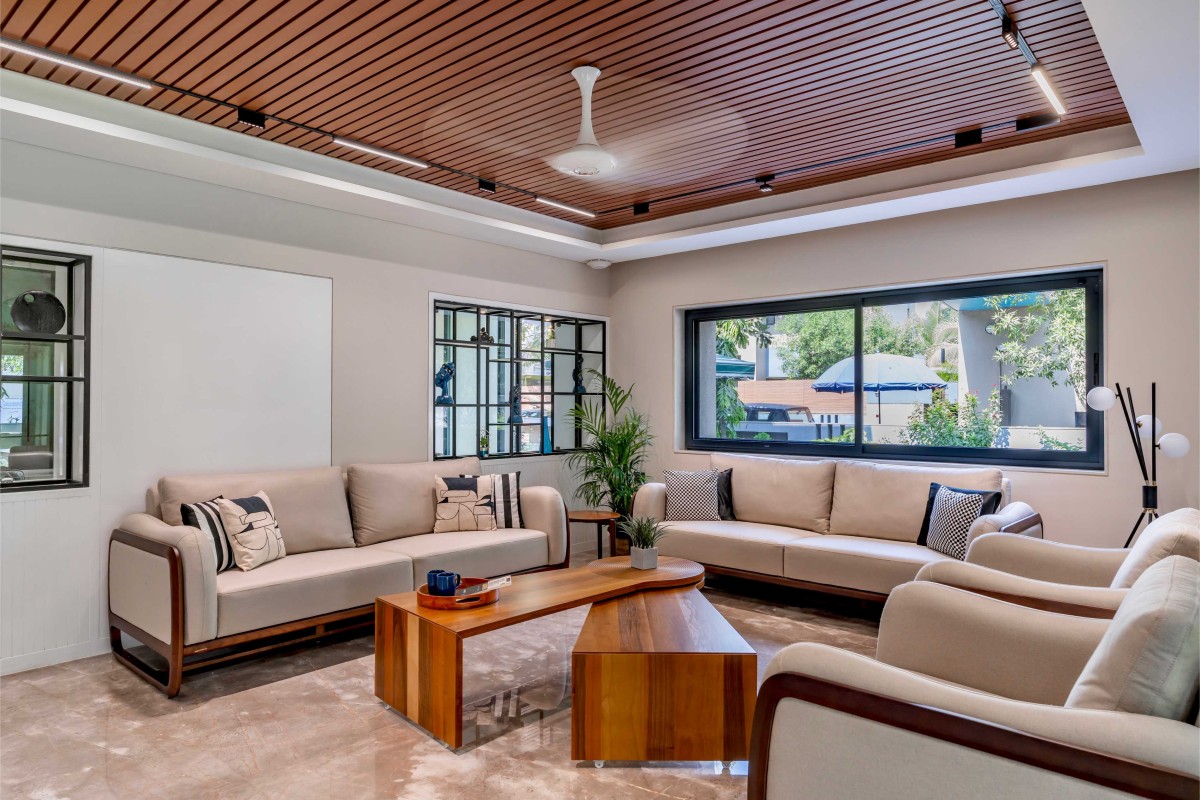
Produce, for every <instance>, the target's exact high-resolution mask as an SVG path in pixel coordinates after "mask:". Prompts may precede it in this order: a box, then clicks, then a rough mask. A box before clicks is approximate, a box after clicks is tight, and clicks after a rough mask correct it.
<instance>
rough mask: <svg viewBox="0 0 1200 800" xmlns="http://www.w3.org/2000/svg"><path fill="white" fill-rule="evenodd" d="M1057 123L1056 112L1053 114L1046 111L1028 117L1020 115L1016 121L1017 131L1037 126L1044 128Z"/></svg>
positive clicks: (1022, 131) (1030, 129)
mask: <svg viewBox="0 0 1200 800" xmlns="http://www.w3.org/2000/svg"><path fill="white" fill-rule="evenodd" d="M1058 123H1059V118H1058V114H1053V113H1051V112H1049V111H1047V112H1046V113H1044V114H1033V115H1031V116H1028V117H1021V118H1020V119H1018V120H1017V122H1016V128H1017V133H1024V132H1025V131H1032V130H1036V129H1037V128H1045V127H1047V126H1049V125H1057V124H1058Z"/></svg>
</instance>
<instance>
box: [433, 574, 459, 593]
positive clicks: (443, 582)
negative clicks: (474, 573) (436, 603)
mask: <svg viewBox="0 0 1200 800" xmlns="http://www.w3.org/2000/svg"><path fill="white" fill-rule="evenodd" d="M461 581H462V578H461V577H459V574H458V573H457V572H442V573H441V574H440V575H435V576H434V579H433V583H432V584H431V585H430V587H429V593H430V594H437V595H442V596H444V597H449V596H450V595H452V594H454V590H455V589H457V588H458V584H459V583H460V582H461ZM434 586H436V587H437V590H436V591H435V590H434V588H433V587H434Z"/></svg>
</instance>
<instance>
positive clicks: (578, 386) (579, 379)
mask: <svg viewBox="0 0 1200 800" xmlns="http://www.w3.org/2000/svg"><path fill="white" fill-rule="evenodd" d="M571 377H572V378H574V379H575V388H574V389H572V390H571V391H572V392H574V393H575V394H585V393H586V392H587V387H586V386H584V385H583V353H576V354H575V369H573V370H571Z"/></svg>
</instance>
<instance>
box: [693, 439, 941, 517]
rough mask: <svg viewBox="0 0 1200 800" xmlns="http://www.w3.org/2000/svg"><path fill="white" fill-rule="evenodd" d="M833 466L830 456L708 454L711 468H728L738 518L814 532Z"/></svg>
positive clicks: (826, 506) (826, 503) (826, 504)
mask: <svg viewBox="0 0 1200 800" xmlns="http://www.w3.org/2000/svg"><path fill="white" fill-rule="evenodd" d="M835 466H836V462H834V461H795V460H791V459H786V458H757V457H754V456H733V455H727V454H725V453H713V455H712V468H713V469H715V470H717V471H720V470H726V469H732V470H733V515H734V516H735V517H737V519H738V520H739V521H742V522H761V523H763V524H765V525H785V526H787V527H790V528H800V529H802V530H806V531H816V532H817V533H826V532H827V531H828V530H829V510H830V505H831V503H832V498H833V475H834V468H835ZM921 510H922V511H924V510H925V507H924V505H922V506H921ZM918 524H919V521H918Z"/></svg>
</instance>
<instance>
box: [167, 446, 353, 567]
mask: <svg viewBox="0 0 1200 800" xmlns="http://www.w3.org/2000/svg"><path fill="white" fill-rule="evenodd" d="M260 491H262V492H266V493H267V496H268V497H269V498H271V506H272V508H274V509H275V517H276V519H278V520H279V532H280V534H281V535H282V536H283V544H284V547H285V548H286V549H287V552H288V553H290V554H295V553H307V552H311V551H313V550H332V549H334V548H338V547H354V531H353V528H351V526H350V510H349V508H348V506H347V505H346V489H345V483H344V482H343V480H342V470H341V468H340V467H317V468H315V469H292V470H280V471H276V472H231V473H219V474H215V475H171V476H168V477H165V478H162V479H161V480H159V482H158V512H159V514H160V515H161V516H162V518H163V521H164V522H167V523H168V524H170V525H182V524H183V518H182V517H181V516H180V514H179V506H180V504H181V503H198V502H201V501H204V500H212V499H213V498H214V497H218V496H220V497H228V498H231V499H232V498H235V497H250V496H252V495H253V494H254V493H256V492H260Z"/></svg>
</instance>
